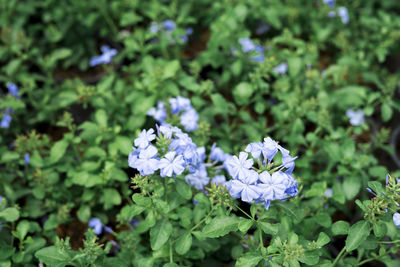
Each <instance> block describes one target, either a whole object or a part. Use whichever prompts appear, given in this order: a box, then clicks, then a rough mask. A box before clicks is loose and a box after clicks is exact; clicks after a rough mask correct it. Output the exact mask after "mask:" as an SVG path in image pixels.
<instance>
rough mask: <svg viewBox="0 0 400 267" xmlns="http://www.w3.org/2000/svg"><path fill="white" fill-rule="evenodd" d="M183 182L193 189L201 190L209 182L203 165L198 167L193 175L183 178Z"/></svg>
mask: <svg viewBox="0 0 400 267" xmlns="http://www.w3.org/2000/svg"><path fill="white" fill-rule="evenodd" d="M185 181H186V182H187V183H188V184H189V185H191V186H194V188H196V189H198V190H203V189H204V186H206V185H207V184H208V183H209V182H210V178H209V177H208V174H207V170H206V167H205V166H204V165H200V166H199V168H198V169H196V171H195V172H194V173H191V174H189V175H187V176H186V177H185Z"/></svg>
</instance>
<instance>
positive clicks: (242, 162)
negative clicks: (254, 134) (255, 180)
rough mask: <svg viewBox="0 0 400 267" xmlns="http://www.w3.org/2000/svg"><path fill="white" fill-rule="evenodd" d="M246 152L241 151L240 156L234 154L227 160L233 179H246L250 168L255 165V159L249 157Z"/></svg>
mask: <svg viewBox="0 0 400 267" xmlns="http://www.w3.org/2000/svg"><path fill="white" fill-rule="evenodd" d="M247 157H248V154H247V153H246V152H240V154H239V157H237V156H233V157H231V158H229V159H228V160H227V161H226V166H227V168H228V172H229V174H230V175H231V176H232V177H233V179H241V180H244V179H246V177H247V175H248V172H249V169H250V168H251V167H252V166H253V159H247Z"/></svg>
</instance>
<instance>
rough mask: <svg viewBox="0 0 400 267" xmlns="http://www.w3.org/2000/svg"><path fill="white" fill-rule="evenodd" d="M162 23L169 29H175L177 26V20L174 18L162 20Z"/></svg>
mask: <svg viewBox="0 0 400 267" xmlns="http://www.w3.org/2000/svg"><path fill="white" fill-rule="evenodd" d="M162 25H163V26H164V28H165V29H166V30H167V31H173V30H175V27H176V26H175V22H174V21H173V20H171V19H167V20H164V21H163V22H162Z"/></svg>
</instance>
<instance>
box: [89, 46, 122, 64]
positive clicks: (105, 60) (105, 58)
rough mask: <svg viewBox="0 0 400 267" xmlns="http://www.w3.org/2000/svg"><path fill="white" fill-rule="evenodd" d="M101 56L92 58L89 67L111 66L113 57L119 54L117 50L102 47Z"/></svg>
mask: <svg viewBox="0 0 400 267" xmlns="http://www.w3.org/2000/svg"><path fill="white" fill-rule="evenodd" d="M100 50H101V53H102V54H101V55H99V56H95V57H92V58H91V59H90V62H89V65H90V66H91V67H94V66H97V65H100V64H109V63H110V62H111V60H112V59H113V57H114V56H115V55H116V54H117V49H115V48H110V47H109V46H108V45H102V46H101V47H100Z"/></svg>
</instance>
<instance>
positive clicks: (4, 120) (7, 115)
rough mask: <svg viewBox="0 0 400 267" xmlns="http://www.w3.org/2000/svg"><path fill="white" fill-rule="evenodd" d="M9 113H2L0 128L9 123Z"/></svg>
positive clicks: (7, 126) (8, 125)
mask: <svg viewBox="0 0 400 267" xmlns="http://www.w3.org/2000/svg"><path fill="white" fill-rule="evenodd" d="M11 119H12V118H11V115H10V114H9V113H7V112H6V113H4V116H3V119H2V120H1V122H0V128H9V127H10V123H11Z"/></svg>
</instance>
